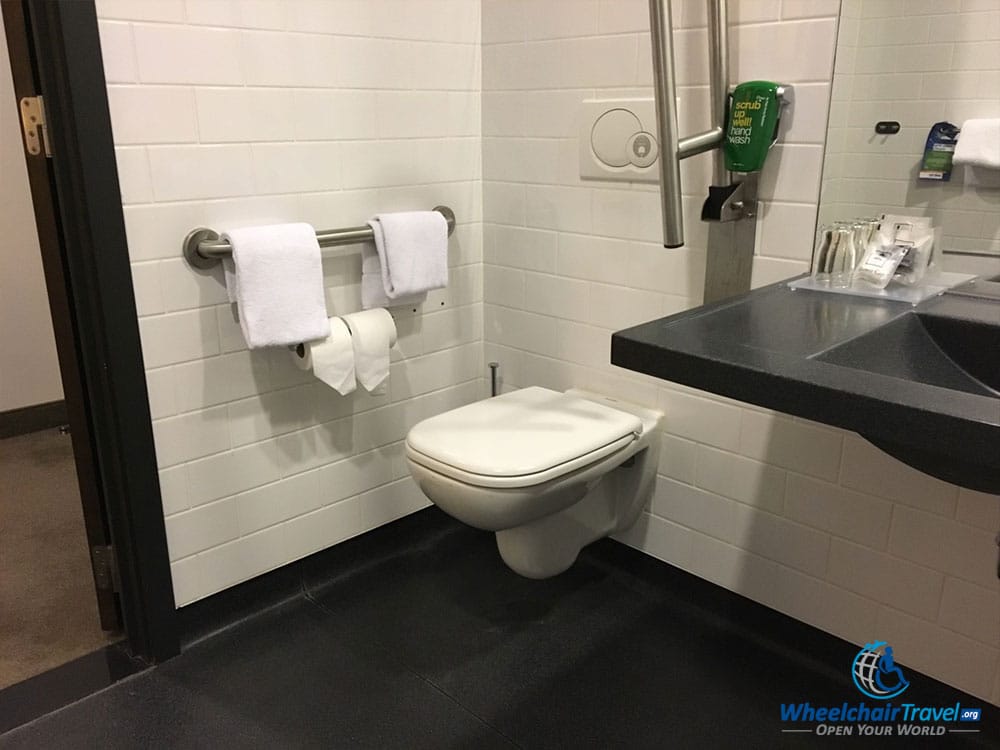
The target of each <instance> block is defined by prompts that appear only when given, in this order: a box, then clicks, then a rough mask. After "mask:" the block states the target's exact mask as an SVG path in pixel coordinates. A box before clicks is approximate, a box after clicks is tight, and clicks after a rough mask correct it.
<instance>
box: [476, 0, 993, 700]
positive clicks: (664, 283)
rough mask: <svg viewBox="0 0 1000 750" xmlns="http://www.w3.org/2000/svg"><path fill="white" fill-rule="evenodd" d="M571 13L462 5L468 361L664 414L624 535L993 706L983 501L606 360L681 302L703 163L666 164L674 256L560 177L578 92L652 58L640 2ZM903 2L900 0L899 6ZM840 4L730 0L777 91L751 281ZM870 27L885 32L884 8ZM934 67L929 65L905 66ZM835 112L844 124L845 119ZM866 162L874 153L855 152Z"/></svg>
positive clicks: (685, 298) (813, 197) (773, 269)
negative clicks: (478, 128) (473, 224)
mask: <svg viewBox="0 0 1000 750" xmlns="http://www.w3.org/2000/svg"><path fill="white" fill-rule="evenodd" d="M571 5H572V11H568V10H567V6H566V5H565V4H561V3H554V2H553V3H549V2H544V3H542V2H535V3H520V2H515V1H514V0H486V1H485V2H484V3H483V108H482V116H483V125H482V132H483V135H484V162H483V183H484V189H483V199H484V206H483V212H484V217H485V224H484V244H485V265H484V275H485V288H486V291H485V294H486V304H485V306H484V321H485V337H486V354H487V355H488V356H489V357H490V358H494V359H498V360H499V361H500V362H501V366H502V368H503V384H504V387H505V388H514V387H519V386H523V385H529V384H537V385H548V386H550V387H555V388H566V387H570V386H584V387H590V388H593V389H595V390H598V391H604V392H607V393H609V394H611V395H615V396H618V397H621V398H626V399H631V400H633V401H637V402H640V403H645V404H649V405H651V406H658V407H659V408H661V409H662V410H663V411H664V413H665V419H664V435H663V438H664V442H663V447H662V450H661V458H660V465H659V479H658V484H657V488H656V492H655V496H654V499H653V501H652V503H651V505H650V507H649V508H648V509H647V512H646V513H645V514H644V515H643V516H642V518H641V519H640V521H639V522H638V523H637V524H636V526H635V527H633V528H632V529H631V530H629V531H628V532H626V533H625V534H623V535H622V540H623V541H625V542H626V543H628V544H631V545H633V546H636V547H638V548H639V549H641V550H643V551H645V552H647V553H648V554H651V555H653V556H655V557H658V558H660V559H663V560H666V561H668V562H671V563H673V564H675V565H678V566H680V567H682V568H684V569H686V570H689V571H691V572H693V573H695V574H696V575H699V576H702V577H704V578H706V579H708V580H710V581H713V582H715V583H718V584H719V585H722V586H725V587H727V588H730V589H732V590H734V591H737V592H739V593H741V594H743V595H745V596H749V597H751V598H753V599H756V600H757V601H760V602H762V603H764V604H767V605H768V606H771V607H774V608H776V609H778V610H781V611H782V612H785V613H788V614H790V615H791V616H793V617H796V618H799V619H801V620H803V621H805V622H808V623H811V624H813V625H815V626H817V627H820V628H822V629H824V630H827V631H829V632H832V633H835V634H837V635H839V636H841V637H844V638H847V639H850V640H852V641H854V642H857V643H865V642H869V641H870V640H871V639H872V638H875V637H878V638H883V639H887V640H889V641H890V642H892V643H893V645H895V646H896V652H897V654H898V655H899V657H900V659H901V660H902V661H903V663H904V664H907V665H910V666H913V667H915V668H917V669H920V670H922V671H924V672H926V673H929V674H931V675H934V676H936V677H938V678H940V679H942V680H945V681H946V682H949V683H951V684H953V685H956V686H958V687H960V688H962V689H965V690H968V691H970V692H972V693H974V694H975V695H978V696H980V697H982V698H984V699H986V700H992V701H993V702H994V703H1000V682H998V680H1000V675H998V661H1000V614H998V612H997V606H1000V605H998V600H1000V584H998V582H997V579H996V573H995V568H996V554H997V552H996V545H995V544H994V543H993V541H992V537H993V535H994V534H995V533H996V531H997V529H998V527H1000V498H997V497H995V496H992V495H991V496H987V495H982V494H980V493H974V492H970V491H968V490H961V491H960V490H959V489H958V488H957V487H954V486H952V485H949V484H946V483H944V482H940V481H937V480H935V479H932V478H930V477H927V476H925V475H923V474H920V473H918V472H915V471H913V470H911V469H909V468H907V467H905V466H903V465H902V464H900V463H898V462H897V461H895V460H894V459H891V458H889V457H888V456H885V455H884V454H882V453H881V452H879V451H878V450H876V449H875V448H873V447H872V446H870V445H869V444H868V443H866V442H865V441H864V440H862V439H861V438H858V437H857V436H854V435H849V434H845V433H843V432H841V431H839V430H835V429H832V428H828V427H825V426H822V425H816V424H813V423H810V422H807V421H804V420H801V419H794V418H791V417H787V416H784V415H777V414H772V413H770V412H767V411H765V410H761V409H757V408H754V407H750V406H746V405H743V404H739V403H736V402H733V401H730V400H728V399H721V398H717V397H714V396H712V395H710V394H706V393H700V392H697V391H694V390H691V389H688V388H682V387H679V386H675V385H672V384H669V383H664V382H661V381H656V380H653V379H651V378H646V377H642V376H638V375H635V374H633V373H628V372H624V371H622V370H619V369H617V368H614V367H612V366H610V365H609V364H608V353H609V339H610V334H611V332H612V331H614V330H615V329H617V328H620V327H623V326H625V325H628V324H630V323H637V322H641V321H643V320H648V319H651V318H655V317H658V316H662V315H665V314H667V313H669V312H674V311H679V310H682V309H686V308H688V307H691V306H694V305H697V304H699V303H700V301H701V289H702V284H703V279H704V267H705V261H704V251H705V242H706V233H705V230H704V227H703V225H701V224H700V222H699V221H698V219H697V212H698V209H699V208H700V202H701V194H702V190H703V189H704V184H705V183H704V180H705V167H706V166H707V160H706V159H705V157H699V158H698V159H695V160H690V161H691V162H692V163H685V171H684V180H685V182H684V191H685V194H686V195H687V196H688V199H687V204H686V207H685V209H686V210H685V213H686V229H687V234H688V240H689V241H688V246H687V247H685V248H684V249H683V250H674V251H669V250H664V249H663V248H662V246H661V245H660V244H659V238H660V231H661V230H660V226H659V209H658V203H657V196H656V191H655V189H654V188H652V187H649V186H645V185H625V186H622V185H621V184H611V183H595V182H587V183H584V182H582V181H580V180H579V179H578V177H577V176H576V175H577V173H576V171H575V169H576V162H575V159H576V155H575V154H576V151H575V149H576V120H575V117H576V109H577V107H578V105H579V102H580V101H581V100H583V99H585V98H592V97H595V96H598V97H600V96H608V97H611V96H614V95H621V94H627V95H632V96H636V95H639V96H649V95H651V89H650V88H648V86H649V84H650V82H651V70H650V67H651V66H650V62H649V54H650V53H649V42H648V34H647V32H646V30H647V28H648V17H647V12H648V11H647V3H646V2H645V0H601V1H600V2H597V3H593V2H582V1H581V2H577V3H572V4H571ZM888 5H893V4H892V3H888V4H887V3H881V2H871V3H868V2H866V3H863V4H862V7H863V8H864V9H865V10H866V12H870V11H872V10H873V9H876V10H877V9H878V8H881V7H887V6H888ZM896 5H899V4H896ZM915 5H918V4H917V3H909V2H908V3H906V6H907V9H908V10H907V12H908V14H909V15H913V16H916V15H917V14H916V13H913V12H910V8H911V6H915ZM839 6H840V3H839V2H837V1H836V0H774V1H773V2H760V3H744V2H739V3H730V10H731V14H732V15H733V16H735V18H736V20H737V21H738V23H739V25H738V26H737V27H736V28H735V29H733V31H732V32H731V33H732V35H733V45H732V53H733V54H732V57H733V61H734V66H735V71H734V82H735V81H738V80H747V79H752V78H765V79H772V80H780V81H783V82H787V83H793V84H795V87H796V105H795V110H794V111H793V112H792V114H791V117H786V118H785V121H784V125H783V134H782V144H781V145H780V146H779V147H778V148H776V149H775V151H774V152H773V153H772V155H771V157H770V159H769V160H768V165H767V168H766V169H765V173H764V175H763V179H762V195H763V197H764V201H763V204H762V206H761V212H760V220H759V222H758V227H759V229H758V231H759V234H758V243H757V244H758V247H757V251H758V257H757V258H756V260H755V264H754V284H755V285H760V284H764V283H770V282H772V281H777V280H779V279H782V278H787V277H788V276H792V275H794V274H797V273H800V272H802V271H803V270H805V269H806V267H807V265H808V261H809V258H810V255H811V251H812V237H813V231H814V226H815V221H816V213H817V199H818V194H819V187H820V169H821V167H822V165H823V155H824V145H823V144H824V142H825V139H826V129H827V117H828V114H829V112H828V110H829V106H830V104H829V100H830V95H831V88H832V86H831V83H832V82H831V73H832V68H833V61H834V49H835V46H836V34H837V23H838V22H837V14H838V10H839ZM702 8H703V3H700V2H695V1H694V0H692V2H680V3H677V2H675V3H674V9H675V16H677V17H676V18H675V26H676V27H677V28H678V29H683V30H682V31H680V32H679V33H677V34H676V35H675V36H676V43H677V47H678V49H677V58H678V60H679V61H680V62H679V63H678V64H679V69H678V80H679V81H680V82H681V89H680V95H681V112H682V119H683V120H685V121H686V125H685V129H693V128H695V127H699V126H704V125H706V124H707V123H706V119H707V104H706V99H705V92H706V88H705V85H704V84H705V82H706V81H707V60H706V59H705V52H704V35H705V31H704V28H703V27H704V26H705V19H704V14H703V12H702ZM926 10H927V11H928V12H929V14H930V15H924V16H922V17H921V18H918V19H917V20H916V21H914V22H913V23H914V25H916V26H921V27H922V26H923V24H924V23H926V24H931V23H938V22H940V21H941V19H942V16H941V15H934V14H940V13H943V12H945V11H944V10H941V9H940V3H933V4H928V7H927V9H926ZM887 14H888V11H887ZM876 15H878V14H876ZM987 15H990V14H989V13H985V14H983V19H982V20H984V21H985V20H986V16H987ZM852 22H854V21H853V19H851V18H847V19H845V20H844V21H843V23H844V24H846V25H848V26H849V25H850V24H851V23H852ZM872 23H884V24H885V25H886V26H887V27H890V28H891V33H892V34H896V35H901V36H899V38H900V40H901V41H903V42H906V41H907V37H906V35H905V34H903V33H902V31H900V29H899V27H898V26H897V25H896V24H895V19H893V20H891V21H885V20H883V21H874V20H873V21H872ZM947 33H949V34H952V35H957V34H960V31H958V30H954V29H951V27H949V31H948V32H947ZM983 33H989V32H988V31H987V32H983ZM980 42H982V43H985V42H988V38H987V37H981V38H980V41H975V42H973V41H970V42H968V44H969V45H970V46H969V47H968V48H967V53H966V54H967V55H969V56H976V55H980V56H981V59H982V60H984V61H988V56H987V54H988V48H987V47H984V48H983V50H979V48H978V47H975V46H972V45H974V44H979V43H980ZM965 43H966V42H962V44H965ZM951 44H952V42H951V41H949V42H948V46H949V49H951ZM955 44H958V42H955ZM901 51H902V50H901V49H899V48H895V47H894V48H893V50H892V55H893V56H898V55H899V53H900V52H901ZM915 53H916V51H915V50H914V51H912V52H911V51H906V52H905V54H911V55H913V54H915ZM935 54H938V55H940V54H943V52H942V51H941V50H936V51H935ZM634 55H635V56H634ZM556 59H558V62H556ZM906 59H912V58H906ZM977 59H980V58H977ZM995 59H1000V58H994V62H995ZM938 62H939V63H940V60H939V61H938ZM843 64H845V63H844V62H843V61H841V60H838V65H843ZM984 64H986V63H985V62H984ZM934 65H935V63H934V58H933V56H931V57H928V58H926V60H925V61H924V62H921V63H920V64H919V65H918V64H917V60H916V59H913V65H911V67H914V66H915V67H919V68H925V67H928V66H931V67H933V66H934ZM905 75H908V76H913V79H912V80H911V79H910V78H903V79H898V80H895V81H893V82H892V86H891V87H887V88H880V87H877V86H876V84H878V82H879V76H876V75H874V74H871V75H866V77H865V78H866V81H865V82H866V84H867V85H868V86H869V90H870V91H871V92H872V93H871V97H872V98H878V99H881V98H884V97H885V95H886V94H890V95H892V94H893V93H895V94H897V95H898V96H899V97H900V101H899V104H900V105H906V104H908V101H907V100H908V99H911V98H912V97H913V96H915V95H916V94H919V91H920V86H921V85H931V84H932V83H933V84H934V85H938V86H941V85H944V83H945V82H944V81H941V80H939V79H937V78H933V77H932V76H941V75H949V76H950V75H951V74H950V73H924V72H914V73H910V72H906V73H905ZM964 85H965V86H966V90H967V91H969V92H971V93H969V94H968V97H969V98H970V99H971V98H975V97H980V98H982V96H983V95H982V94H981V93H979V91H980V89H979V86H980V85H981V84H980V75H979V74H978V73H976V74H975V75H974V76H973V77H972V78H971V79H970V80H969V81H965V84H964ZM906 86H913V87H914V89H913V91H905V90H904V89H905V87H906ZM992 90H993V91H994V93H995V91H996V88H995V87H994V89H992ZM838 96H839V94H838ZM994 98H995V97H994ZM834 106H835V110H834V112H833V113H832V114H833V117H834V118H838V117H839V118H842V119H843V120H844V122H845V123H846V122H847V118H848V117H849V116H850V113H849V112H848V111H846V110H845V109H844V107H843V104H842V103H840V102H839V101H838V102H835V104H834ZM893 106H895V105H893ZM862 114H863V116H864V117H869V116H870V113H861V112H860V111H859V112H857V113H856V116H862ZM866 137H867V136H866ZM920 139H921V141H922V139H923V134H921V136H920ZM862 142H863V139H862ZM873 157H879V158H886V157H885V156H884V155H882V154H880V153H875V154H872V153H870V152H869V153H866V158H873ZM905 158H908V157H905V156H904V159H905ZM529 162H530V163H529ZM872 168H873V169H876V170H878V169H882V165H874V164H873V165H872ZM909 168H910V165H909V163H907V166H906V169H909ZM570 331H576V332H577V334H578V335H579V336H580V343H579V346H578V347H575V346H573V345H572V344H571V343H570V342H569V340H568V332H570ZM904 652H905V656H904Z"/></svg>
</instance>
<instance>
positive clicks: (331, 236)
mask: <svg viewBox="0 0 1000 750" xmlns="http://www.w3.org/2000/svg"><path fill="white" fill-rule="evenodd" d="M434 210H435V211H437V212H438V213H439V214H441V215H442V216H444V218H445V221H446V222H447V223H448V234H449V235H450V234H451V233H452V232H453V231H454V230H455V212H454V211H452V210H451V209H450V208H448V206H435V207H434ZM374 239H375V237H374V235H373V234H372V229H371V227H369V226H367V225H365V226H363V227H346V228H344V229H323V230H320V231H317V232H316V241H317V242H318V243H319V246H320V247H337V246H340V245H354V244H356V243H359V242H372V241H374ZM232 253H233V246H232V245H230V244H229V242H227V241H226V240H223V239H219V233H218V232H215V231H213V230H211V229H206V228H205V227H199V228H198V229H193V230H191V232H190V233H189V234H188V236H187V237H185V238H184V257H185V258H186V259H187V262H188V263H189V264H191V265H192V266H194V267H195V268H211V267H212V266H214V265H216V264H217V263H219V262H220V261H221V260H222V259H223V258H225V257H226V256H228V255H232Z"/></svg>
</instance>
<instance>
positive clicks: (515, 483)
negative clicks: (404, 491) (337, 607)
mask: <svg viewBox="0 0 1000 750" xmlns="http://www.w3.org/2000/svg"><path fill="white" fill-rule="evenodd" d="M661 416H662V415H661V414H660V413H659V412H656V411H652V410H649V409H645V408H642V407H639V406H634V405H632V404H628V403H625V402H622V401H618V400H615V399H611V398H608V397H606V396H601V395H598V394H595V393H589V392H587V391H583V390H577V389H572V390H569V391H566V392H565V393H559V392H558V391H552V390H549V389H547V388H538V387H531V388H523V389H521V390H518V391H513V392H511V393H507V394H504V395H503V396H497V397H496V398H490V399H486V400H484V401H478V402H476V403H473V404H469V405H467V406H463V407H460V408H458V409H453V410H452V411H449V412H445V413H443V414H438V415H437V416H434V417H431V418H429V419H425V420H424V421H422V422H420V423H418V424H417V425H415V426H414V427H413V428H412V429H411V430H410V432H409V434H408V435H407V437H406V460H407V464H408V465H409V468H410V473H411V474H412V475H413V478H414V479H415V480H416V482H417V484H418V485H419V486H420V488H421V490H423V492H424V494H425V495H427V497H428V498H429V499H430V500H431V502H433V503H434V504H435V505H437V506H438V507H439V508H441V509H442V510H443V511H444V512H446V513H448V514H449V515H451V516H452V517H454V518H456V519H458V520H459V521H462V522H463V523H467V524H469V525H470V526H474V527H476V528H479V529H484V530H487V531H494V532H496V538H497V547H498V548H499V550H500V555H501V557H503V560H504V562H506V563H507V565H508V566H509V567H510V568H511V569H513V570H514V571H515V572H517V573H520V574H521V575H523V576H527V577H528V578H548V577H550V576H554V575H556V574H558V573H561V572H563V571H564V570H566V569H567V568H568V567H570V566H571V565H572V564H573V562H574V561H575V560H576V558H577V555H578V554H579V552H580V550H581V549H583V547H584V546H586V545H587V544H590V543H591V542H593V541H595V540H597V539H600V538H601V537H604V536H608V535H609V534H614V533H616V532H618V531H622V530H624V529H627V528H628V527H629V526H631V525H632V524H633V523H635V520H636V519H637V518H638V516H639V512H640V511H641V510H642V508H643V506H644V505H645V504H646V502H647V501H648V500H649V497H650V495H651V494H652V491H653V484H654V480H655V477H656V466H657V461H658V459H659V431H658V429H657V427H658V426H659V422H660V418H661Z"/></svg>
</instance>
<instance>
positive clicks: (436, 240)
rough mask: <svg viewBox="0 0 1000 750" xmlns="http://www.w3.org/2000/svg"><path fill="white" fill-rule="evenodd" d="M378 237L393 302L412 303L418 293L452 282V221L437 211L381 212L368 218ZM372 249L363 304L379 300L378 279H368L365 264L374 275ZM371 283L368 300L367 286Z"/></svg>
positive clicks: (384, 282) (377, 246)
mask: <svg viewBox="0 0 1000 750" xmlns="http://www.w3.org/2000/svg"><path fill="white" fill-rule="evenodd" d="M368 225H369V226H370V227H371V228H372V233H373V235H374V237H375V253H376V254H377V258H378V262H379V272H380V274H381V278H382V289H383V292H384V294H385V297H386V298H388V299H389V300H391V301H392V304H395V305H402V304H410V299H411V298H412V297H413V296H414V295H419V294H424V293H425V292H427V291H428V290H430V289H440V288H441V287H444V286H447V285H448V222H447V221H446V220H445V218H444V216H442V215H441V214H440V213H438V212H437V211H403V212H400V213H392V214H378V215H377V216H376V217H375V218H374V219H373V220H372V221H370V222H368ZM373 262H374V261H373V259H372V254H371V252H370V250H368V252H367V253H365V252H364V251H363V260H362V287H361V288H362V306H363V307H365V308H369V307H372V306H375V305H376V303H377V297H378V294H377V289H375V288H374V282H373V281H371V280H369V281H368V282H367V284H366V282H365V281H364V276H365V273H364V267H365V265H366V264H367V265H368V267H369V273H368V275H373V272H374V267H373ZM366 286H367V287H368V289H369V292H368V295H367V303H366V296H365V287H366Z"/></svg>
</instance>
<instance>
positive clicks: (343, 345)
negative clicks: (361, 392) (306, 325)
mask: <svg viewBox="0 0 1000 750" xmlns="http://www.w3.org/2000/svg"><path fill="white" fill-rule="evenodd" d="M292 359H293V360H295V364H296V366H298V368H299V369H300V370H312V372H313V374H314V375H315V376H316V377H317V378H319V379H320V380H322V381H323V382H324V383H326V384H327V385H328V386H330V387H331V388H333V389H334V390H335V391H337V393H339V394H340V395H342V396H346V395H347V394H348V393H353V392H354V389H355V388H356V387H357V381H356V378H355V376H354V342H353V340H352V338H351V332H350V330H349V329H348V327H347V324H346V323H345V322H344V320H343V319H342V318H330V335H329V336H327V337H326V338H325V339H322V340H320V341H307V342H306V343H304V344H299V345H298V347H296V348H295V349H293V350H292Z"/></svg>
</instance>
